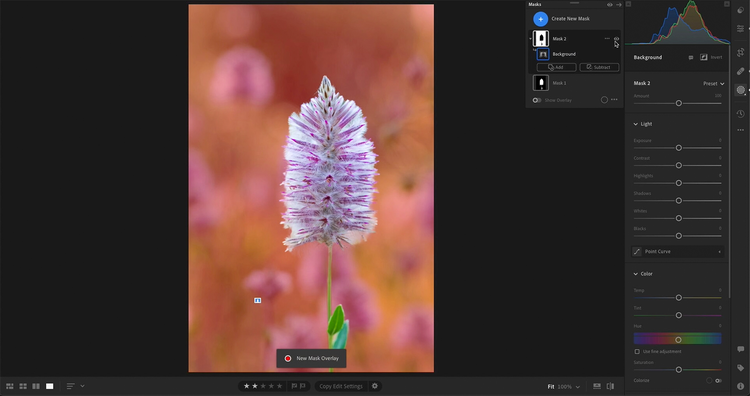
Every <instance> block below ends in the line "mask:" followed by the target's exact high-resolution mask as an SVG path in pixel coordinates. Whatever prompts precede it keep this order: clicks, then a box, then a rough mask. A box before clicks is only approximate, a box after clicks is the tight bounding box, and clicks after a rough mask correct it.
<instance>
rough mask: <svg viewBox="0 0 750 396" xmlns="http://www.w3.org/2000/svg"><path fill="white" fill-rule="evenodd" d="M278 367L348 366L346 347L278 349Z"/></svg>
mask: <svg viewBox="0 0 750 396" xmlns="http://www.w3.org/2000/svg"><path fill="white" fill-rule="evenodd" d="M276 368H346V349H277V350H276Z"/></svg>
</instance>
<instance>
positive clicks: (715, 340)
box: [633, 333, 721, 345]
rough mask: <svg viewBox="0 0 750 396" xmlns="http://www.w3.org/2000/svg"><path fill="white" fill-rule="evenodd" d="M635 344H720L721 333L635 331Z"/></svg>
mask: <svg viewBox="0 0 750 396" xmlns="http://www.w3.org/2000/svg"><path fill="white" fill-rule="evenodd" d="M633 343H635V345H678V344H684V345H718V344H721V333H634V334H633Z"/></svg>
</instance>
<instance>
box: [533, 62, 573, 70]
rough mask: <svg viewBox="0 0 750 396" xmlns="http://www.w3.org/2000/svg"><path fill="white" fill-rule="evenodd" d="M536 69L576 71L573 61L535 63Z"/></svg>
mask: <svg viewBox="0 0 750 396" xmlns="http://www.w3.org/2000/svg"><path fill="white" fill-rule="evenodd" d="M536 71H538V72H574V71H576V64H575V63H537V64H536Z"/></svg>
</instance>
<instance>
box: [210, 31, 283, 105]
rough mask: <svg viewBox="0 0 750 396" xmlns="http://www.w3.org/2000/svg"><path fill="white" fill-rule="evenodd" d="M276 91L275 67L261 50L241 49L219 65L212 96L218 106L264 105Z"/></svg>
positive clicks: (234, 50) (237, 49)
mask: <svg viewBox="0 0 750 396" xmlns="http://www.w3.org/2000/svg"><path fill="white" fill-rule="evenodd" d="M273 92H274V83H273V78H272V76H271V64H270V63H269V62H268V59H266V57H265V55H263V54H262V53H261V52H260V51H258V50H256V49H254V48H251V47H244V46H243V47H237V48H234V49H232V50H230V51H229V52H227V53H226V54H224V55H223V56H222V57H221V58H219V60H218V61H217V62H216V69H215V71H214V77H213V80H212V81H211V97H212V98H213V100H214V101H215V102H217V103H220V104H223V103H227V102H231V101H249V102H251V103H254V104H257V105H262V104H265V103H266V102H268V100H269V99H270V98H271V96H272V95H273Z"/></svg>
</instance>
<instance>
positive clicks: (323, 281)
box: [187, 4, 435, 373]
mask: <svg viewBox="0 0 750 396" xmlns="http://www.w3.org/2000/svg"><path fill="white" fill-rule="evenodd" d="M188 18H189V19H188V98H189V99H188V257H189V262H188V271H189V284H188V301H187V304H188V310H187V317H188V340H189V343H188V356H189V362H188V371H189V372H196V373H200V372H248V373H254V372H351V373H357V372H360V373H364V372H433V371H434V344H435V339H434V292H435V290H434V184H435V183H434V8H433V6H432V5H421V4H420V5H364V4H362V5H256V4H253V5H242V4H232V5H190V6H189V10H188ZM277 349H345V353H346V367H336V368H289V367H284V366H283V365H281V366H280V363H279V362H277V353H276V351H277Z"/></svg>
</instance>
